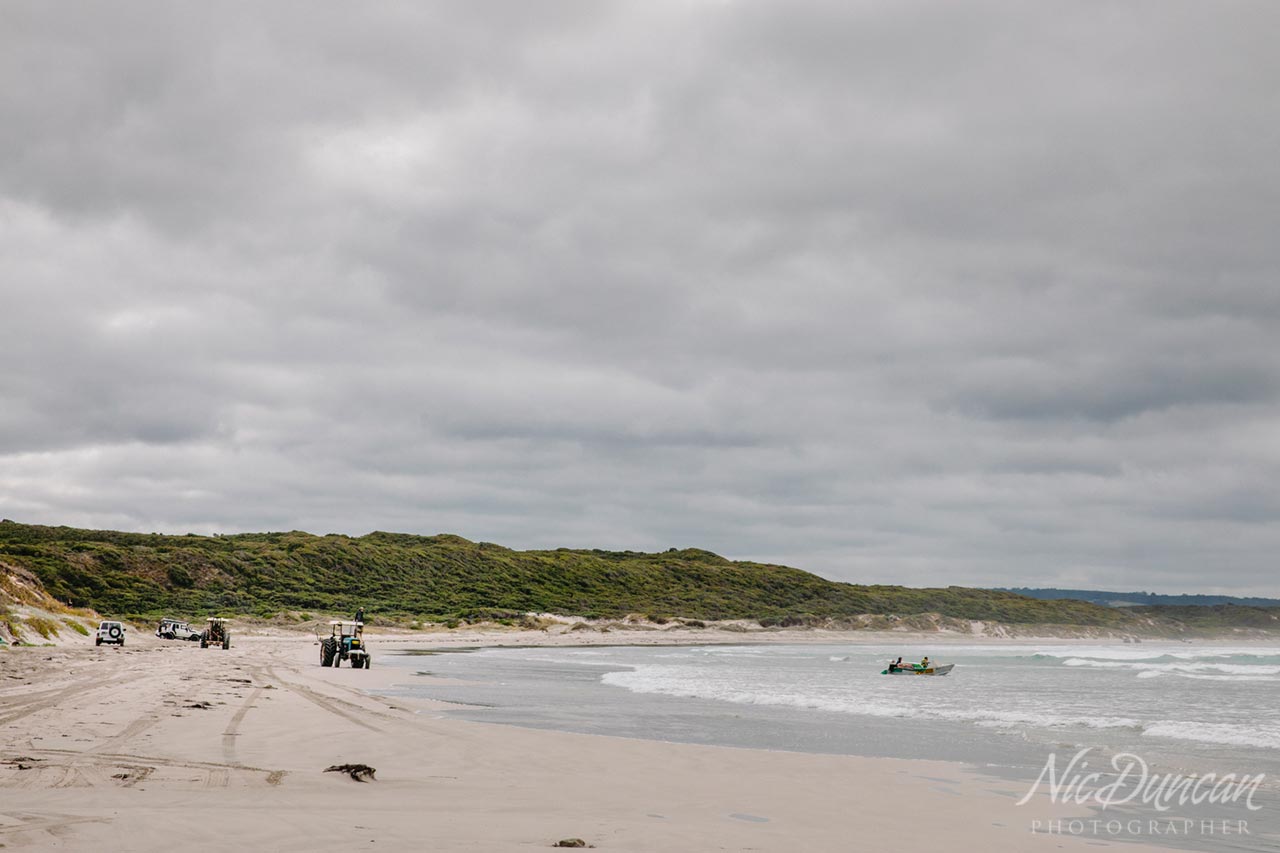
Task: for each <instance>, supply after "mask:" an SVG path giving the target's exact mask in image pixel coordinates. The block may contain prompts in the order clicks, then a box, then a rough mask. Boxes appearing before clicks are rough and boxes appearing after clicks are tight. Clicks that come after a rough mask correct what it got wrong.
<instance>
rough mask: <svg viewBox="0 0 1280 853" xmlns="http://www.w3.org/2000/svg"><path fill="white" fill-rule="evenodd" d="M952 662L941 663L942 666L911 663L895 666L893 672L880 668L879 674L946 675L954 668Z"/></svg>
mask: <svg viewBox="0 0 1280 853" xmlns="http://www.w3.org/2000/svg"><path fill="white" fill-rule="evenodd" d="M955 667H956V665H955V664H953V663H947V664H943V665H942V666H929V667H922V666H920V665H919V664H911V665H907V666H900V667H896V668H895V669H894V670H893V672H890V671H889V670H887V669H885V670H881V672H880V674H881V675H946V674H947V673H948V672H950V671H951V670H953V669H955Z"/></svg>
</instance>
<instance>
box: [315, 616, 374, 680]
mask: <svg viewBox="0 0 1280 853" xmlns="http://www.w3.org/2000/svg"><path fill="white" fill-rule="evenodd" d="M329 627H330V633H329V636H328V637H325V638H324V639H323V640H321V641H320V665H321V666H340V665H341V664H342V662H343V661H344V660H349V661H351V668H352V669H368V668H369V664H370V659H369V650H368V649H367V648H365V645H364V623H363V622H330V623H329Z"/></svg>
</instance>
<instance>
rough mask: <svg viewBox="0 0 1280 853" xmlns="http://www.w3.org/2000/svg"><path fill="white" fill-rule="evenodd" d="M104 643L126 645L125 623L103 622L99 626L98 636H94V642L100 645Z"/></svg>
mask: <svg viewBox="0 0 1280 853" xmlns="http://www.w3.org/2000/svg"><path fill="white" fill-rule="evenodd" d="M103 643H115V644H116V645H117V646H123V645H124V625H123V624H121V623H120V622H103V623H102V624H101V625H99V626H98V636H96V637H94V638H93V644H94V645H95V646H100V645H102V644H103Z"/></svg>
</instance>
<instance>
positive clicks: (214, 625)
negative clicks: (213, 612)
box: [200, 616, 231, 649]
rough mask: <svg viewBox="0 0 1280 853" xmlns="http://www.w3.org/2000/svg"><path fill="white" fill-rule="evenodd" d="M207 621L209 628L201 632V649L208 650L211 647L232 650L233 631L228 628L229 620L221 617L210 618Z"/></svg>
mask: <svg viewBox="0 0 1280 853" xmlns="http://www.w3.org/2000/svg"><path fill="white" fill-rule="evenodd" d="M206 621H207V622H208V623H209V627H207V628H205V629H204V630H203V631H201V632H200V648H202V649H207V648H209V647H210V646H214V647H215V648H216V647H217V646H222V647H223V648H224V649H229V648H231V631H230V629H228V628H227V620H226V619H224V618H222V617H221V616H210V617H209V618H208V619H207V620H206Z"/></svg>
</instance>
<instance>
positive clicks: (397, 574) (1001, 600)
mask: <svg viewBox="0 0 1280 853" xmlns="http://www.w3.org/2000/svg"><path fill="white" fill-rule="evenodd" d="M0 563H8V564H10V565H16V566H20V567H24V568H26V569H29V570H30V571H31V572H33V573H35V574H36V575H37V576H38V577H39V578H40V580H41V581H42V582H43V583H44V585H45V588H46V589H47V590H48V592H49V593H50V594H51V595H53V596H54V597H56V598H58V599H60V600H62V601H64V602H66V603H68V604H69V605H71V606H77V607H92V608H94V609H96V610H98V611H99V612H102V613H104V614H109V615H114V616H124V617H131V618H132V617H155V616H159V615H161V614H162V613H163V614H181V615H187V616H192V617H198V616H202V615H205V614H208V613H213V612H226V613H236V614H257V615H262V616H269V615H273V614H275V613H276V612H279V611H284V610H293V611H311V610H315V611H320V612H342V611H353V610H354V609H355V608H356V607H357V606H363V607H364V608H365V609H366V611H368V612H369V613H371V614H375V613H376V614H379V615H380V616H384V617H386V616H412V617H419V618H421V617H427V618H438V619H449V618H460V619H477V618H485V617H502V616H509V615H513V614H519V613H525V612H554V613H563V614H576V615H582V616H589V617H621V616H624V615H626V614H628V613H640V614H646V615H655V616H666V617H670V616H683V617H688V618H695V619H735V618H750V619H761V620H764V621H766V622H770V621H773V622H783V621H794V620H797V619H803V618H806V617H849V616H855V615H858V614H865V613H870V614H890V613H892V614H898V615H907V614H916V613H927V612H935V613H941V614H943V615H945V616H952V617H956V618H961V619H982V620H992V621H1001V622H1008V623H1056V624H1068V625H1089V626H1105V627H1114V628H1118V629H1124V628H1125V627H1126V626H1130V625H1136V624H1138V623H1139V619H1140V617H1137V616H1135V615H1133V614H1132V613H1131V612H1130V611H1125V610H1114V609H1111V608H1106V607H1101V606H1098V605H1094V604H1089V603H1086V602H1080V601H1039V600H1035V599H1030V598H1025V597H1023V596H1020V595H1016V594H1013V593H1008V592H998V591H991V590H978V589H966V588H961V587H949V588H946V589H907V588H903V587H894V586H859V585H853V584H844V583H835V582H832V581H828V580H825V579H823V578H820V577H818V576H816V575H813V574H810V573H808V572H803V571H800V570H798V569H792V568H787V567H785V566H774V565H764V564H758V563H749V562H731V561H729V560H726V559H724V558H723V557H719V556H717V555H715V554H711V553H709V552H706V551H699V550H694V549H687V550H683V551H677V550H671V551H666V552H663V553H659V554H645V553H638V552H631V551H622V552H619V551H598V550H591V551H582V550H577V551H575V550H569V549H558V550H554V551H513V550H511V549H509V548H503V547H501V546H498V545H492V544H489V543H484V542H481V543H476V542H469V541H467V540H466V539H462V538H461V537H458V536H449V535H443V536H410V535H405V534H395V533H371V534H369V535H367V536H361V537H358V538H352V537H347V536H339V535H329V536H313V535H311V534H307V533H299V532H292V533H247V534H240V535H235V536H194V535H188V536H162V535H156V534H136V533H118V532H113V531H101V530H77V529H73V528H68V527H43V526H37V525H25V524H18V523H15V522H11V521H4V522H0Z"/></svg>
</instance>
